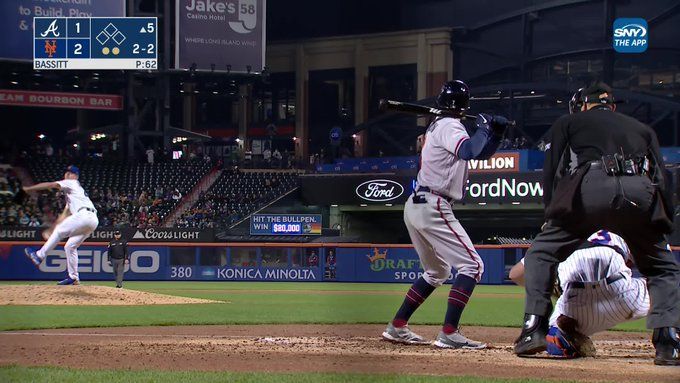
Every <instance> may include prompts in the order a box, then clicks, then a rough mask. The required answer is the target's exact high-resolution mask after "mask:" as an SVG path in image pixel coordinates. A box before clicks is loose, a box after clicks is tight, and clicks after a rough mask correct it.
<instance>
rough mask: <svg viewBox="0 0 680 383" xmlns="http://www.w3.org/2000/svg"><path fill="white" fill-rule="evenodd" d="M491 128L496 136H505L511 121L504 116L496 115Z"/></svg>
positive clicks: (490, 124) (491, 122)
mask: <svg viewBox="0 0 680 383" xmlns="http://www.w3.org/2000/svg"><path fill="white" fill-rule="evenodd" d="M489 126H491V130H492V131H493V133H494V134H495V135H497V136H503V134H505V129H506V128H507V127H508V126H510V121H509V120H508V119H507V118H505V117H503V116H498V115H496V116H493V118H492V119H491V121H490V123H489Z"/></svg>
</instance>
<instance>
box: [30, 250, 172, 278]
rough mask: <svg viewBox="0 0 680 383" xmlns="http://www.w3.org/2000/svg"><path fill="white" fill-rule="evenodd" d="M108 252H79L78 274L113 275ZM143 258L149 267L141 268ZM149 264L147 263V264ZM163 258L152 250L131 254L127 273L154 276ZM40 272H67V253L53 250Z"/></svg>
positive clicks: (41, 265) (126, 266)
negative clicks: (146, 259) (148, 260)
mask: <svg viewBox="0 0 680 383" xmlns="http://www.w3.org/2000/svg"><path fill="white" fill-rule="evenodd" d="M107 253H108V252H106V251H104V252H102V251H99V250H78V272H80V273H102V272H103V273H112V272H113V268H112V267H111V266H109V263H108V262H107V261H106V258H107ZM141 258H149V259H150V260H151V262H150V265H149V266H140V264H139V263H140V262H139V260H140V259H141ZM146 263H148V262H145V264H146ZM160 264H161V257H160V255H158V253H157V252H155V251H152V250H136V251H133V252H132V254H130V263H129V264H127V265H125V271H132V272H133V273H140V274H152V273H155V272H156V271H158V268H159V267H160ZM40 271H43V272H46V273H61V272H64V271H66V253H65V252H64V251H63V250H53V251H50V252H49V253H48V254H47V258H45V261H44V262H43V263H41V264H40Z"/></svg>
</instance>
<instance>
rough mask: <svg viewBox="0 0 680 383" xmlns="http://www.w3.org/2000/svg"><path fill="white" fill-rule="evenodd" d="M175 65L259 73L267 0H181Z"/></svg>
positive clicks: (183, 67)
mask: <svg viewBox="0 0 680 383" xmlns="http://www.w3.org/2000/svg"><path fill="white" fill-rule="evenodd" d="M176 3H177V8H176V17H175V19H176V28H175V36H176V39H175V68H177V69H189V68H191V67H194V68H195V69H199V70H216V71H231V72H241V73H248V72H251V73H259V72H262V69H263V68H264V57H265V56H264V52H265V13H266V12H265V6H266V4H265V3H266V2H265V0H219V1H217V0H177V2H176Z"/></svg>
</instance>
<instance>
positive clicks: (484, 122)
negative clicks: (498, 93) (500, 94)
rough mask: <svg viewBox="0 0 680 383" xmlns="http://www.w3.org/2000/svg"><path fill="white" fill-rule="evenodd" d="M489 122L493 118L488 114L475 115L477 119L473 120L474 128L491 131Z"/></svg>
mask: <svg viewBox="0 0 680 383" xmlns="http://www.w3.org/2000/svg"><path fill="white" fill-rule="evenodd" d="M491 121H493V116H492V115H490V114H486V113H480V114H478V115H477V119H476V120H475V126H476V127H477V129H480V128H482V129H486V130H489V131H490V130H491Z"/></svg>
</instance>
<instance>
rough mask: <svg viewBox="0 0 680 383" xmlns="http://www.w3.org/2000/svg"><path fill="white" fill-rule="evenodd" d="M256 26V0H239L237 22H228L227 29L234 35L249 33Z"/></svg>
mask: <svg viewBox="0 0 680 383" xmlns="http://www.w3.org/2000/svg"><path fill="white" fill-rule="evenodd" d="M256 26H257V0H239V2H238V21H230V22H229V27H230V28H231V29H232V30H233V31H234V32H236V33H242V34H246V33H250V32H252V31H253V30H254V29H255V27H256Z"/></svg>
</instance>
